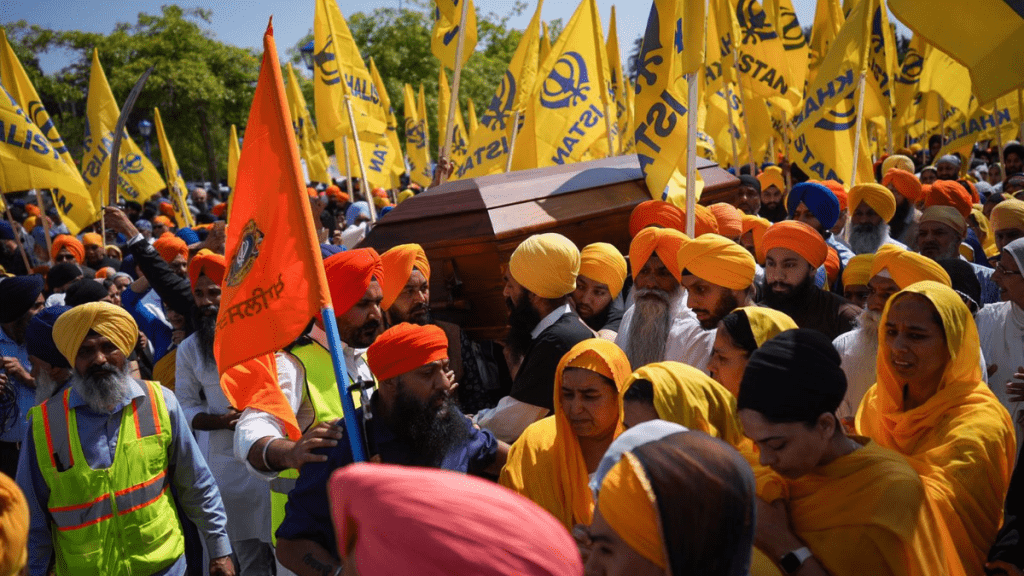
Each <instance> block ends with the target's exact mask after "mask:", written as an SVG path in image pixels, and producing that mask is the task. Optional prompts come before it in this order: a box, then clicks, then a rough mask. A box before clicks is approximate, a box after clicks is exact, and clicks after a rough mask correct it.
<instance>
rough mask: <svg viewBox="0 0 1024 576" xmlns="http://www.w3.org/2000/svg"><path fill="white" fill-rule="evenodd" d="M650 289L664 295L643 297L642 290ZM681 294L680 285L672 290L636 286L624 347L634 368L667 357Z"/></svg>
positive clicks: (643, 292)
mask: <svg viewBox="0 0 1024 576" xmlns="http://www.w3.org/2000/svg"><path fill="white" fill-rule="evenodd" d="M651 292H655V293H658V294H660V295H662V296H663V298H641V295H642V294H646V293H651ZM682 295H683V290H682V288H677V289H676V290H675V291H674V292H673V293H670V294H666V293H665V292H664V291H662V290H656V289H653V290H640V289H638V290H636V292H635V302H634V304H633V318H632V321H631V322H630V325H629V338H627V339H626V345H625V349H624V350H623V352H625V353H626V357H627V358H629V365H630V366H632V368H633V369H634V370H636V369H638V368H641V367H643V366H646V365H648V364H651V363H654V362H661V361H663V360H664V359H665V347H666V345H667V344H668V338H669V330H670V329H671V328H672V322H673V320H675V317H676V313H677V311H678V308H679V304H680V302H681V300H682Z"/></svg>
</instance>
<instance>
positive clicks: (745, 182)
mask: <svg viewBox="0 0 1024 576" xmlns="http://www.w3.org/2000/svg"><path fill="white" fill-rule="evenodd" d="M740 185H741V186H750V187H751V188H753V189H754V190H757V193H758V194H760V193H761V181H760V180H758V179H757V178H755V177H753V176H751V175H750V174H740Z"/></svg>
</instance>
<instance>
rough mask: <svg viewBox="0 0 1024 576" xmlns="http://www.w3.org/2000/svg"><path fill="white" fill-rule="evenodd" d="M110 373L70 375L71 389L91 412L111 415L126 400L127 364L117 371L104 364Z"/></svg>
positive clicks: (129, 379) (128, 379) (110, 365)
mask: <svg viewBox="0 0 1024 576" xmlns="http://www.w3.org/2000/svg"><path fill="white" fill-rule="evenodd" d="M106 366H108V367H110V368H111V369H112V371H111V372H98V373H96V374H93V375H90V376H82V375H80V374H78V372H75V373H74V374H72V375H71V387H72V388H74V389H75V391H77V392H78V394H79V395H80V396H81V397H82V399H83V400H84V401H85V403H86V405H87V406H89V408H90V409H91V410H92V411H93V412H97V413H100V414H112V413H113V412H114V408H116V407H117V405H118V404H119V403H121V402H123V401H124V400H125V399H127V398H128V393H129V383H130V382H131V375H130V373H129V371H128V364H127V363H125V366H124V368H122V369H121V370H117V369H116V368H114V366H113V365H112V364H106Z"/></svg>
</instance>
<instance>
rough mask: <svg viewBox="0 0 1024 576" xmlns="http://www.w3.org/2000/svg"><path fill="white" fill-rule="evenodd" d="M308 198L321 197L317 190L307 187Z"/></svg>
mask: <svg viewBox="0 0 1024 576" xmlns="http://www.w3.org/2000/svg"><path fill="white" fill-rule="evenodd" d="M306 196H309V197H310V198H317V197H318V196H320V195H319V194H317V193H316V188H313V187H312V186H306Z"/></svg>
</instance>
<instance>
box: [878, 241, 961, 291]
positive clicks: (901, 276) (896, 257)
mask: <svg viewBox="0 0 1024 576" xmlns="http://www.w3.org/2000/svg"><path fill="white" fill-rule="evenodd" d="M883 270H884V271H887V273H888V274H889V277H890V278H892V281H893V282H895V283H896V285H897V286H899V287H900V288H901V289H902V288H906V287H907V286H910V285H911V284H915V283H917V282H923V281H925V280H931V281H933V282H939V283H940V284H944V285H946V286H952V285H953V281H952V280H950V279H949V273H948V272H946V270H945V268H943V267H942V266H939V265H938V263H936V262H935V261H934V260H932V259H931V258H928V257H927V256H922V255H920V254H918V253H917V252H911V251H909V250H904V249H903V248H900V247H899V246H896V245H894V244H885V245H883V246H882V247H881V248H879V249H878V253H877V254H875V259H874V261H873V262H872V263H871V275H870V276H869V278H874V277H875V276H877V275H878V274H880V273H881V272H882V271H883Z"/></svg>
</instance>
